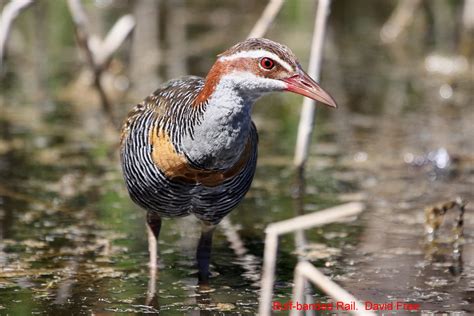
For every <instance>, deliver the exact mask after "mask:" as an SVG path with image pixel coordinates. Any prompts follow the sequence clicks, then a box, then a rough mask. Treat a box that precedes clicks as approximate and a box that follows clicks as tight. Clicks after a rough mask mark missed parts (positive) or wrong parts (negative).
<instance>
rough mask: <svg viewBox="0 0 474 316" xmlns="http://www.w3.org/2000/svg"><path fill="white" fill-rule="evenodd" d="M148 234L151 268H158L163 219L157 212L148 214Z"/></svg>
mask: <svg viewBox="0 0 474 316" xmlns="http://www.w3.org/2000/svg"><path fill="white" fill-rule="evenodd" d="M146 223H147V232H148V251H149V253H150V264H149V265H150V268H152V269H156V267H157V254H158V237H159V236H160V229H161V217H160V215H158V214H157V213H155V212H147V214H146Z"/></svg>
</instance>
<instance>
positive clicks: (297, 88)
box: [282, 69, 337, 108]
mask: <svg viewBox="0 0 474 316" xmlns="http://www.w3.org/2000/svg"><path fill="white" fill-rule="evenodd" d="M282 80H283V81H284V82H286V83H287V84H288V87H287V88H286V91H291V92H294V93H297V94H301V95H304V96H305V97H308V98H310V99H313V100H316V101H320V102H322V103H324V104H327V105H329V106H330V107H333V108H336V107H337V104H336V101H334V99H333V97H331V96H330V95H329V93H327V92H326V91H324V90H323V89H322V88H321V87H320V86H319V85H318V84H317V83H316V81H314V80H313V78H311V77H310V76H309V75H308V74H307V73H306V72H304V71H303V70H301V69H299V71H298V74H296V75H294V76H292V77H289V78H286V79H282Z"/></svg>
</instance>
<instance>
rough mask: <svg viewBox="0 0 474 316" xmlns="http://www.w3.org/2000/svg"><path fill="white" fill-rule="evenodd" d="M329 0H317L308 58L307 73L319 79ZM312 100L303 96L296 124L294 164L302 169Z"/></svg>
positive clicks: (309, 125) (311, 128)
mask: <svg viewBox="0 0 474 316" xmlns="http://www.w3.org/2000/svg"><path fill="white" fill-rule="evenodd" d="M330 4H331V0H319V1H318V8H317V13H316V18H315V23H314V31H313V39H312V44H311V55H310V59H309V66H308V74H309V76H310V77H312V78H314V79H315V80H316V81H319V74H320V71H321V60H322V55H323V43H324V36H325V33H326V24H327V17H328V15H329V9H330ZM315 104H316V102H315V101H314V100H311V99H309V98H304V101H303V108H302V109H301V115H300V122H299V125H298V136H297V140H296V148H295V157H294V164H295V166H296V167H297V168H298V169H301V170H303V169H304V165H305V163H306V160H307V158H308V152H309V145H310V142H311V135H312V132H313V127H314V115H315Z"/></svg>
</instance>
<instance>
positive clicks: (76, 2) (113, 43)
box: [68, 0, 135, 128]
mask: <svg viewBox="0 0 474 316" xmlns="http://www.w3.org/2000/svg"><path fill="white" fill-rule="evenodd" d="M68 6H69V11H70V12H71V16H72V19H73V21H74V26H75V31H76V38H77V42H78V45H79V46H80V47H81V49H82V50H83V51H84V52H85V54H86V59H87V63H88V64H89V67H90V68H91V69H92V71H93V74H94V86H95V88H96V90H97V92H98V93H99V97H100V101H101V104H102V108H103V110H104V112H105V113H106V114H107V117H108V118H109V121H110V123H111V124H112V125H113V126H114V127H116V128H118V127H119V122H118V121H117V120H116V118H115V114H114V111H113V108H112V105H111V104H110V101H109V99H108V98H107V94H106V93H105V90H104V87H103V85H102V81H101V78H102V73H103V71H104V69H105V68H106V66H107V64H108V63H109V62H110V59H111V58H112V54H113V53H114V52H115V51H116V50H117V49H118V48H119V47H120V45H121V44H122V43H123V42H124V41H125V39H126V38H127V37H128V36H129V35H130V34H131V32H132V31H133V29H134V27H135V20H134V19H133V17H132V16H131V15H125V16H123V17H122V18H121V19H119V20H118V21H117V22H116V23H115V25H114V26H113V27H112V29H111V30H110V31H109V33H108V34H107V37H106V38H105V40H104V41H103V42H100V41H99V43H97V45H95V46H93V45H92V43H93V41H92V36H91V34H89V32H88V29H87V23H88V22H87V16H86V13H85V11H84V8H83V7H82V3H81V1H80V0H68Z"/></svg>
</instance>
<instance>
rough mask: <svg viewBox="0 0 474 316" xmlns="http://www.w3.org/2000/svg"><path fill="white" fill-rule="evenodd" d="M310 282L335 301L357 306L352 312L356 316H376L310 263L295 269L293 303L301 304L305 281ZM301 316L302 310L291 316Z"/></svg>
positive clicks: (294, 310) (302, 264)
mask: <svg viewBox="0 0 474 316" xmlns="http://www.w3.org/2000/svg"><path fill="white" fill-rule="evenodd" d="M306 279H307V280H310V281H311V282H312V283H314V284H316V285H317V286H318V287H319V288H320V289H322V290H323V291H324V292H326V293H327V294H329V295H330V296H331V297H332V298H334V300H336V301H339V302H351V303H354V305H355V310H351V311H350V312H351V313H352V314H354V315H359V316H375V313H374V312H372V311H367V310H365V306H364V305H362V304H361V303H360V302H359V301H358V300H357V299H356V298H355V297H354V296H352V295H351V294H350V293H348V292H347V291H346V290H344V289H343V288H342V287H340V286H339V285H337V284H336V283H334V282H333V281H331V279H330V278H328V277H327V276H325V275H324V274H322V273H321V272H320V271H319V270H318V269H316V268H315V267H314V266H313V265H312V264H311V263H309V262H300V263H298V265H297V266H296V269H295V279H294V286H293V301H294V302H301V300H302V299H303V289H304V283H305V280H306ZM300 314H301V310H297V309H292V311H291V314H290V315H291V316H297V315H300Z"/></svg>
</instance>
